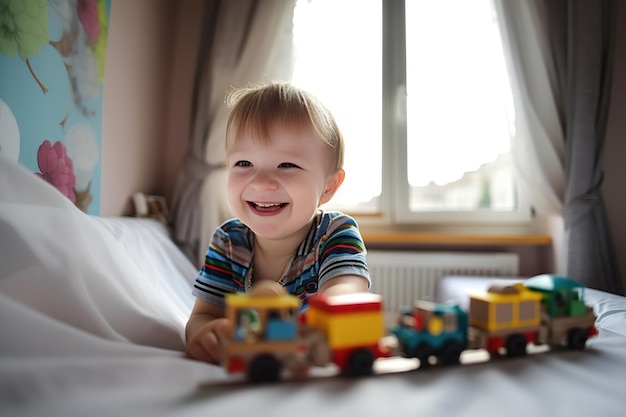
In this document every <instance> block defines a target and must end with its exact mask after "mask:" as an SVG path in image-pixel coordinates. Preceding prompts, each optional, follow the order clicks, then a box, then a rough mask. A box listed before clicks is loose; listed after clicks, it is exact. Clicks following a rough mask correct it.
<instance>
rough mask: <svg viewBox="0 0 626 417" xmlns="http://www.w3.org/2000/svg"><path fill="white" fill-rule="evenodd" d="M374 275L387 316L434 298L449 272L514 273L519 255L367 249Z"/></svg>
mask: <svg viewBox="0 0 626 417" xmlns="http://www.w3.org/2000/svg"><path fill="white" fill-rule="evenodd" d="M367 263H368V267H369V269H370V275H371V278H372V288H371V292H374V293H377V294H381V295H382V296H383V298H384V302H385V311H386V313H387V317H388V318H391V317H393V320H395V317H396V316H397V313H398V310H399V309H400V307H402V306H412V305H413V303H414V301H415V300H418V299H420V300H434V298H435V288H436V287H437V280H439V278H442V277H444V276H446V275H469V276H482V277H513V276H517V275H518V271H519V257H518V255H517V254H514V253H496V252H475V253H474V252H400V251H383V250H372V251H368V253H367Z"/></svg>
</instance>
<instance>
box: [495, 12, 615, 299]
mask: <svg viewBox="0 0 626 417" xmlns="http://www.w3.org/2000/svg"><path fill="white" fill-rule="evenodd" d="M495 5H496V9H497V11H498V14H499V16H500V18H501V22H502V30H503V38H504V41H505V43H506V45H507V47H508V49H509V50H510V54H509V56H508V60H509V66H510V70H511V74H512V79H513V83H514V89H515V90H516V91H515V93H516V94H515V96H516V100H517V101H516V103H515V104H516V108H518V109H519V110H521V111H519V112H518V115H517V116H518V120H517V123H516V127H517V134H518V139H517V140H516V143H515V145H514V155H515V158H516V161H517V163H518V167H519V170H520V173H521V175H522V178H523V180H524V182H525V184H526V187H527V191H528V192H530V195H532V196H533V201H535V202H537V204H538V209H539V210H540V211H542V212H543V213H544V214H545V213H548V214H549V213H556V214H558V213H562V216H563V219H564V234H563V247H562V248H560V252H561V253H562V254H563V259H562V265H563V266H564V273H565V274H567V275H568V276H570V277H571V278H574V279H576V280H577V281H579V282H581V283H582V284H584V285H586V286H589V287H593V288H598V289H602V290H606V291H609V292H614V293H622V291H623V289H622V287H621V278H620V276H619V273H618V271H617V266H616V265H617V264H616V260H615V255H614V249H613V245H612V241H611V235H610V230H609V228H608V222H607V219H606V214H605V210H604V206H603V202H602V196H601V194H600V187H601V185H602V177H603V170H602V165H601V154H602V144H603V141H604V134H605V130H606V122H607V116H608V103H609V98H610V91H611V73H612V69H613V65H612V56H613V48H614V39H615V27H616V23H615V19H614V17H615V15H616V13H615V12H616V10H615V8H616V3H615V1H614V0H597V1H573V0H571V1H568V0H527V1H519V2H518V1H507V0H496V1H495Z"/></svg>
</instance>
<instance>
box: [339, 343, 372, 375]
mask: <svg viewBox="0 0 626 417" xmlns="http://www.w3.org/2000/svg"><path fill="white" fill-rule="evenodd" d="M373 365H374V354H373V353H372V352H371V351H370V350H369V349H358V350H356V351H355V352H354V353H352V355H351V356H350V359H349V360H348V365H347V368H346V370H345V371H346V374H347V375H348V376H365V375H370V374H371V373H372V366H373Z"/></svg>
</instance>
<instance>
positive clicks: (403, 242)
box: [361, 231, 552, 248]
mask: <svg viewBox="0 0 626 417" xmlns="http://www.w3.org/2000/svg"><path fill="white" fill-rule="evenodd" d="M361 234H362V237H363V240H364V242H365V245H366V246H367V247H370V246H371V247H378V248H384V247H390V248H391V247H397V246H402V247H413V246H435V245H437V246H439V245H443V246H549V245H551V244H552V238H551V237H550V235H545V234H532V235H528V234H519V235H518V234H508V235H507V234H504V235H502V234H497V235H483V234H459V233H434V232H431V233H429V232H363V231H362V233H361Z"/></svg>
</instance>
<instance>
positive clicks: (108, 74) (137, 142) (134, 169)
mask: <svg viewBox="0 0 626 417" xmlns="http://www.w3.org/2000/svg"><path fill="white" fill-rule="evenodd" d="M202 7H203V2H202V1H201V0H182V1H176V0H133V1H124V0H113V1H112V4H111V18H110V28H109V43H108V51H107V61H106V67H105V80H104V93H103V101H104V104H103V108H104V110H103V129H102V138H103V140H102V142H103V146H102V172H103V175H102V204H101V214H102V215H104V216H115V215H120V214H125V215H126V214H130V213H131V212H132V205H131V203H130V199H129V198H130V196H131V195H132V194H133V193H135V192H137V191H141V192H145V193H157V194H162V195H166V196H170V195H171V193H172V189H173V183H174V181H175V172H176V170H177V167H178V166H179V165H180V161H181V159H182V154H183V152H184V149H185V146H184V143H186V140H187V125H188V119H189V116H188V114H189V106H188V101H189V99H188V97H190V94H191V82H192V80H193V70H194V68H195V54H196V51H197V42H198V38H199V28H200V19H201V17H202V13H201V11H202Z"/></svg>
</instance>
